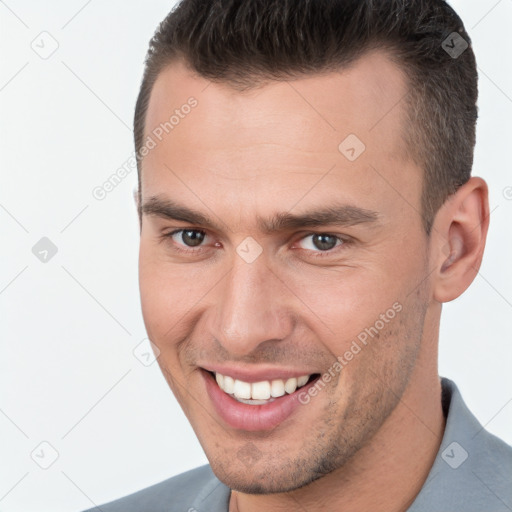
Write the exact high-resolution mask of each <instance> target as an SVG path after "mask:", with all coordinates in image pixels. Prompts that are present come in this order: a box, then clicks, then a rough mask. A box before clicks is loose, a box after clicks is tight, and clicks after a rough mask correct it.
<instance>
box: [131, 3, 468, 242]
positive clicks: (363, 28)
mask: <svg viewBox="0 0 512 512" xmlns="http://www.w3.org/2000/svg"><path fill="white" fill-rule="evenodd" d="M454 33H455V34H454ZM466 46H468V47H467V48H465V47H466ZM379 48H380V49H385V50H386V51H387V53H388V54H389V56H390V57H391V58H392V59H393V61H394V62H396V63H397V64H398V65H399V66H400V67H401V69H402V70H403V71H404V74H405V76H406V78H407V80H408V84H407V85H408V94H407V95H406V105H407V108H406V115H407V126H404V128H403V140H404V143H405V148H406V152H407V157H409V158H411V159H412V160H413V161H414V162H415V163H416V164H417V165H419V166H421V167H422V168H423V170H424V178H423V188H422V212H421V214H422V220H423V225H424V228H425V231H426V233H427V234H429V233H430V231H431V228H432V224H433V220H434V217H435V214H436V213H437V211H438V209H439V207H440V206H441V205H442V204H443V203H444V202H445V200H446V199H447V197H448V196H449V195H451V194H452V193H454V192H455V191H456V190H457V189H458V188H459V186H460V185H462V184H464V183H465V182H466V181H467V180H468V179H469V177H470V175H471V168H472V165H473V150H474V145H475V129H476V120H477V116H478V114H477V106H476V101H477V97H478V85H477V81H478V74H477V70H476V62H475V56H474V53H473V51H472V49H471V41H470V38H469V36H468V35H467V33H466V31H465V29H464V25H463V23H462V21H461V19H460V18H459V16H458V15H457V14H456V13H455V11H454V10H453V9H452V8H451V7H450V6H449V5H448V4H447V3H446V2H445V1H444V0H183V1H181V2H180V3H179V4H178V5H177V6H176V7H175V8H174V9H173V10H172V11H171V12H170V13H169V15H168V16H167V17H166V18H165V19H164V20H163V22H162V23H161V24H160V25H159V27H158V29H157V31H156V33H155V35H154V36H153V38H152V39H151V42H150V45H149V50H148V54H147V58H146V62H145V69H144V75H143V79H142V84H141V87H140V91H139V96H138V99H137V104H136V108H135V119H134V137H135V149H136V153H137V155H138V154H139V150H140V149H141V147H142V144H143V139H144V129H145V117H146V111H147V107H148V103H149V98H150V94H151V90H152V88H153V85H154V83H155V81H156V78H157V76H158V75H159V73H160V72H161V71H162V69H163V68H164V67H166V66H167V65H169V64H171V63H172V62H174V61H176V60H177V59H184V61H185V62H186V63H187V65H189V66H190V67H191V69H192V70H193V71H195V72H197V73H198V74H199V75H200V76H203V77H205V78H207V79H209V80H212V81H216V82H224V83H228V84H230V85H232V86H233V87H234V88H236V89H239V90H244V89H250V88H252V87H255V86H256V85H258V84H261V83H262V82H264V81H266V80H271V79H273V80H286V79H291V78H294V77H300V76H303V75H308V74H314V73H320V72H326V71H339V70H340V69H343V67H344V66H347V65H348V64H349V63H351V62H353V61H355V60H356V59H357V58H359V57H361V56H362V55H364V53H365V52H367V51H369V50H372V49H379ZM450 48H461V49H463V51H462V53H460V55H457V53H459V52H457V53H454V52H453V51H452V52H450ZM464 48H465V49H464ZM137 165H138V174H139V203H140V189H141V161H140V158H138V160H137Z"/></svg>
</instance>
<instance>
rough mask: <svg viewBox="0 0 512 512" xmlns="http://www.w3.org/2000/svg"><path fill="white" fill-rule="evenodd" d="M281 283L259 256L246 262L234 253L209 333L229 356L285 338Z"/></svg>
mask: <svg viewBox="0 0 512 512" xmlns="http://www.w3.org/2000/svg"><path fill="white" fill-rule="evenodd" d="M286 303H287V301H286V297H284V295H283V286H282V285H281V286H280V283H279V281H278V280H277V278H276V277H275V275H274V274H273V272H272V271H271V270H270V269H269V268H268V267H267V264H266V262H265V261H264V259H263V258H258V259H257V260H256V261H253V262H251V263H247V262H246V261H244V260H243V259H242V258H239V257H238V256H236V258H235V261H234V262H233V268H232V270H231V272H229V274H228V275H227V276H226V280H225V281H224V286H223V288H222V293H221V296H220V297H219V300H218V303H217V316H216V322H215V327H214V332H213V335H214V336H215V338H216V339H217V340H218V342H219V343H220V344H221V345H222V346H223V347H224V348H225V349H226V350H227V351H229V352H230V353H231V354H233V355H239V356H241V355H245V354H249V353H251V352H252V351H253V350H254V349H255V348H256V347H257V346H258V345H259V344H260V343H263V342H265V341H268V340H274V341H275V340H280V339H283V338H285V337H286V336H287V335H288V334H289V332H290V329H291V328H292V321H291V318H290V314H289V312H287V310H286Z"/></svg>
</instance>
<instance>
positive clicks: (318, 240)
mask: <svg viewBox="0 0 512 512" xmlns="http://www.w3.org/2000/svg"><path fill="white" fill-rule="evenodd" d="M313 244H314V245H315V247H316V248H317V249H320V250H321V251H328V250H329V249H332V248H333V247H334V246H335V245H336V237H335V236H332V235H324V234H320V235H313Z"/></svg>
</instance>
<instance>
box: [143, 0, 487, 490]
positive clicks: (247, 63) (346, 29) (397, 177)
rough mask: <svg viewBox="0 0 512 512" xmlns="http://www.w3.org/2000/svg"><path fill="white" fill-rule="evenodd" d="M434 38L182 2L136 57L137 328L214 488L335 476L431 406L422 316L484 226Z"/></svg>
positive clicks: (458, 285)
mask: <svg viewBox="0 0 512 512" xmlns="http://www.w3.org/2000/svg"><path fill="white" fill-rule="evenodd" d="M452 32H457V33H459V34H461V35H462V37H463V38H464V39H465V40H468V37H467V35H466V34H465V32H464V30H463V27H462V23H461V21H460V19H459V18H458V17H457V16H456V15H455V13H453V11H452V10H451V9H450V8H449V7H448V6H447V5H446V4H445V3H444V2H435V1H434V2H432V1H429V2H426V1H409V2H399V1H392V2H373V1H369V0H368V1H357V2H356V1H354V2H351V1H346V2H343V1H333V0H329V1H325V2H322V1H316V2H289V3H288V2H286V1H269V2H264V1H254V2H252V1H246V2H227V1H226V2H223V1H220V2H198V1H190V2H189V1H185V2H183V3H182V4H180V5H179V6H178V8H177V9H176V10H175V12H173V13H171V15H170V16H169V17H168V18H167V19H166V20H165V21H164V22H163V23H162V25H161V26H160V28H159V30H158V32H157V34H156V35H155V37H154V39H153V40H152V43H151V48H150V52H149V57H148V63H147V67H146V72H145V75H144V81H143V84H142V87H141V92H140V95H139V100H138V102H137V108H136V117H135V140H136V146H137V150H138V151H139V154H142V153H141V152H140V150H141V148H144V147H145V148H146V150H145V151H144V154H143V158H142V159H140V161H139V173H140V180H139V182H140V183H139V210H140V215H141V247H140V286H141V298H142V307H143V314H144V320H145V323H146V328H147V331H148V336H149V338H150V339H151V341H152V342H153V343H154V344H155V345H156V347H158V350H159V351H160V355H159V358H158V362H159V365H160V367H161V369H162V371H163V373H164V375H165V377H166V379H167V381H168V382H169V384H170V386H171V388H172V389H173V391H174V393H175V395H176V397H177V399H178V401H179V402H180V404H181V406H182V408H183V410H184V412H185V414H186V415H187V417H188V418H189V420H190V422H191V424H192V426H193V427H194V429H195V431H196V433H197V436H198V438H199V440H200V442H201V444H202V445H203V447H204V449H205V452H206V455H207V456H208V458H209V460H210V463H211V465H212V467H213V469H214V471H215V472H216V474H217V475H218V476H219V478H221V479H222V480H223V481H225V482H226V483H227V484H228V485H230V486H231V487H233V488H235V489H239V490H242V491H246V492H252V493H270V492H283V491H288V490H292V489H296V488H298V487H301V486H304V485H306V484H308V483H310V482H313V481H314V480H316V479H318V478H320V477H321V476H323V475H325V474H328V473H331V472H333V471H336V470H340V469H342V468H343V467H347V466H348V465H349V464H350V463H351V462H350V461H351V460H353V459H354V457H355V456H356V455H357V454H361V453H364V452H365V451H366V453H372V452H375V447H372V444H371V443H372V442H375V441H374V440H375V439H377V440H379V439H380V441H379V442H386V439H387V440H388V441H389V439H390V437H392V436H393V435H396V430H397V425H400V426H401V427H403V428H408V426H409V427H410V428H412V426H411V425H412V423H413V422H415V421H416V422H417V418H416V419H415V418H413V417H412V416H411V414H410V411H409V412H408V410H407V407H405V406H404V404H403V399H404V397H405V396H406V395H407V396H408V400H414V399H418V401H419V402H421V400H423V394H425V395H428V394H429V393H431V392H432V388H433V387H434V384H435V382H436V379H437V366H436V357H437V349H436V346H437V332H438V324H439V315H440V303H441V302H444V301H447V300H451V299H453V298H455V297H456V296H458V295H459V294H460V293H462V291H463V290H464V289H465V288H466V287H467V286H468V285H469V283H470V282H471V280H472V279H473V277H474V273H475V272H476V271H477V268H478V265H479V263H480V260H481V256H482V251H483V243H484V242H483V241H484V239H485V232H486V229H487V218H486V217H487V213H488V209H487V204H486V188H485V184H484V182H483V181H482V180H478V179H477V178H472V179H469V176H470V169H471V162H472V150H473V145H474V135H475V134H474V130H475V126H474V125H475V120H476V106H475V101H476V95H477V92H476V71H475V63H474V58H473V54H472V52H471V50H470V48H467V49H466V50H465V51H464V52H463V53H462V54H460V55H459V56H458V57H457V58H453V56H450V55H449V54H448V53H447V52H446V51H445V49H443V47H442V45H443V41H445V39H446V38H447V37H448V36H450V34H451V33H452ZM453 37H454V36H453V35H452V39H453ZM449 44H450V45H451V43H450V40H449ZM453 46H454V47H455V46H456V43H455V42H454V43H453ZM172 116H174V118H175V119H174V120H171V117H172ZM162 127H164V129H163V130H162ZM164 132H165V134H164ZM157 134H158V135H157ZM468 180H469V181H468ZM215 374H218V375H217V377H216V376H215ZM300 376H307V377H309V380H308V382H307V383H306V384H305V385H304V387H302V388H301V389H298V390H297V391H294V388H295V386H296V385H297V382H294V380H293V379H294V378H295V377H300ZM226 377H227V378H226ZM216 378H217V379H218V382H219V385H218V384H217V383H216V380H215V379H216ZM231 378H233V379H236V380H238V381H239V382H235V383H234V386H235V387H234V389H232V388H231V387H230V386H231V385H232V384H233V382H232V379H231ZM280 381H283V383H280ZM287 381H289V382H287ZM286 382H287V384H286V388H287V391H288V392H289V393H290V394H289V395H285V396H281V397H275V399H274V400H273V399H272V398H270V399H269V400H267V398H268V394H269V393H270V392H273V393H274V394H276V395H279V394H280V393H281V392H284V391H282V387H283V384H284V383H286ZM256 383H257V384H256ZM299 384H303V381H302V380H300V382H299ZM221 388H223V389H221ZM233 392H234V395H235V396H237V397H238V400H236V399H235V398H233V396H229V395H232V394H233ZM255 398H258V399H262V400H265V402H261V403H259V402H252V403H241V402H240V400H247V399H249V400H252V399H255ZM425 409H427V407H425ZM419 415H420V416H421V413H420V414H419ZM425 415H426V418H425V420H424V422H425V423H426V424H428V421H429V420H428V418H427V416H428V414H426V413H425Z"/></svg>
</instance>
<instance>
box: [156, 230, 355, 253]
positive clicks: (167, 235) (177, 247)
mask: <svg viewBox="0 0 512 512" xmlns="http://www.w3.org/2000/svg"><path fill="white" fill-rule="evenodd" d="M184 231H199V232H201V233H204V234H205V235H206V236H207V237H208V236H209V235H208V233H206V231H204V230H203V229H197V228H181V229H175V230H174V231H171V232H169V233H165V234H163V235H162V238H163V239H169V240H170V241H171V242H173V240H172V237H173V236H174V235H176V234H178V233H183V232H184ZM314 235H329V236H334V237H335V238H336V239H337V240H339V241H340V242H341V244H339V245H335V246H334V247H333V248H332V249H329V250H327V251H320V250H318V251H311V250H310V249H302V250H304V251H308V252H311V253H312V255H313V257H314V258H325V257H327V256H330V255H332V254H333V253H335V252H338V251H340V250H343V248H346V246H347V245H349V244H350V242H351V240H350V239H348V238H346V237H341V236H338V235H333V234H331V233H325V232H316V231H315V232H312V233H308V234H306V235H303V236H302V237H301V238H299V239H298V241H299V242H300V241H302V240H304V239H305V238H308V237H310V236H314ZM173 246H174V250H176V251H177V252H179V253H181V254H198V253H200V252H202V251H203V250H205V247H203V246H198V247H197V248H192V247H188V248H184V246H181V245H178V244H176V243H173Z"/></svg>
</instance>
